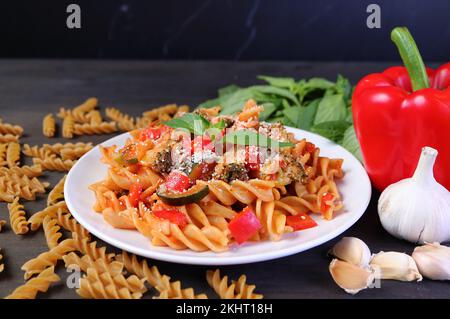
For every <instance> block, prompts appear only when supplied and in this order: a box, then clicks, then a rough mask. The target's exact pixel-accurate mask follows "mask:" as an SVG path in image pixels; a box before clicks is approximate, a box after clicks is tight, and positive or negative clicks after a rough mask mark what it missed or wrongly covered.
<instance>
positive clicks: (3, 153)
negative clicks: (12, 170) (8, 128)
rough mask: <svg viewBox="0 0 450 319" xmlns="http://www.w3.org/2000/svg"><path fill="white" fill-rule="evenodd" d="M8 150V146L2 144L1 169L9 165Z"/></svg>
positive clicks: (0, 150) (0, 151) (0, 148)
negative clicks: (7, 160)
mask: <svg viewBox="0 0 450 319" xmlns="http://www.w3.org/2000/svg"><path fill="white" fill-rule="evenodd" d="M7 149H8V144H6V143H4V144H0V168H3V167H2V166H6V165H8V163H7V162H6V150H7Z"/></svg>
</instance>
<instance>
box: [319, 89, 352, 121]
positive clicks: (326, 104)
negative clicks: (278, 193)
mask: <svg viewBox="0 0 450 319" xmlns="http://www.w3.org/2000/svg"><path fill="white" fill-rule="evenodd" d="M346 117H347V109H346V105H345V102H344V99H343V97H342V95H341V94H335V95H328V96H324V97H323V99H322V100H321V101H320V103H319V105H318V107H317V113H316V116H315V119H314V124H319V123H323V122H330V121H343V120H345V118H346Z"/></svg>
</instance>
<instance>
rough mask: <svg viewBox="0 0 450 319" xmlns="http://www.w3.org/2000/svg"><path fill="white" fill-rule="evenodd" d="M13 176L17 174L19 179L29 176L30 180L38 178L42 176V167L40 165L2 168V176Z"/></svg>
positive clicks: (0, 168) (0, 174)
mask: <svg viewBox="0 0 450 319" xmlns="http://www.w3.org/2000/svg"><path fill="white" fill-rule="evenodd" d="M11 174H15V175H17V176H19V177H22V176H27V177H30V178H33V177H38V176H41V175H42V167H41V166H40V165H33V166H27V165H24V166H20V167H19V166H14V167H11V168H7V167H0V176H10V175H11Z"/></svg>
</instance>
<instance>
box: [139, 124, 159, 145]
mask: <svg viewBox="0 0 450 319" xmlns="http://www.w3.org/2000/svg"><path fill="white" fill-rule="evenodd" d="M165 131H166V126H160V127H148V128H145V129H143V130H142V131H141V132H140V133H139V140H140V141H141V142H145V141H146V140H148V139H151V140H157V139H158V138H160V137H161V135H162V133H163V132H165Z"/></svg>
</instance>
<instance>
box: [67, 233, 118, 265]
mask: <svg viewBox="0 0 450 319" xmlns="http://www.w3.org/2000/svg"><path fill="white" fill-rule="evenodd" d="M72 238H73V240H74V242H75V247H76V250H78V251H79V252H80V253H82V254H83V255H88V256H89V257H91V258H92V259H93V260H97V259H105V260H106V261H108V262H109V261H111V260H112V259H113V257H114V255H115V254H113V253H111V254H107V253H106V247H97V242H95V241H93V242H90V241H89V238H86V237H85V238H82V237H80V236H79V235H78V234H77V233H72Z"/></svg>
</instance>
